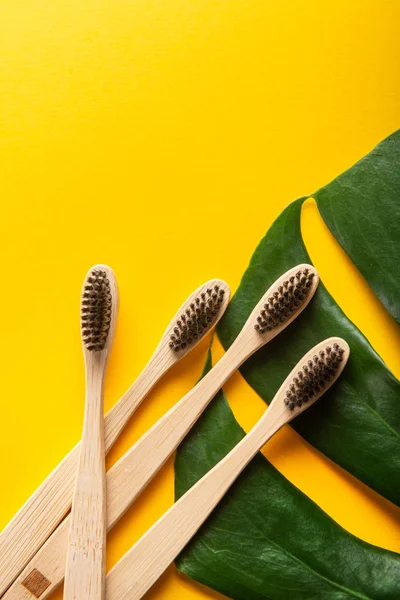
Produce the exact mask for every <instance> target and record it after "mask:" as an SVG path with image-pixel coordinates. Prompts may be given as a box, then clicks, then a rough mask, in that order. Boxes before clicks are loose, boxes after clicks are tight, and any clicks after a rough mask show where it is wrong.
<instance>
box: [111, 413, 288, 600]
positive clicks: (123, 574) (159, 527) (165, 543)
mask: <svg viewBox="0 0 400 600" xmlns="http://www.w3.org/2000/svg"><path fill="white" fill-rule="evenodd" d="M271 421H272V422H271ZM268 422H269V423H270V425H268ZM268 422H267V420H266V418H264V417H262V419H261V420H260V421H259V422H258V423H257V425H256V426H255V427H254V428H253V429H252V430H251V432H250V433H249V434H248V435H247V436H246V437H244V438H243V439H242V440H241V441H240V442H239V443H238V444H237V446H235V447H234V448H233V450H231V452H229V454H227V456H225V458H223V459H222V460H221V461H220V462H219V463H218V464H217V465H216V466H215V467H214V468H213V469H211V471H209V472H208V473H207V474H206V475H204V477H202V479H200V480H199V481H198V482H197V483H196V484H195V485H194V486H193V487H192V488H190V490H188V491H187V492H186V494H184V496H182V497H181V498H180V499H179V500H178V501H177V502H176V503H175V504H174V505H173V506H172V507H171V508H170V509H169V510H168V511H167V512H166V513H165V514H164V515H163V516H162V517H161V518H160V519H159V520H158V521H157V522H156V523H155V524H154V525H153V527H151V529H149V530H148V531H147V533H145V534H144V535H143V536H142V537H141V538H140V540H139V541H138V542H137V543H136V544H135V545H134V546H133V547H132V548H131V550H130V551H129V552H127V553H126V554H125V556H123V558H122V559H121V560H120V561H119V562H118V563H117V564H116V565H115V567H114V568H113V569H112V570H111V571H110V573H109V574H108V576H107V580H106V594H107V600H122V599H126V600H127V599H128V598H129V600H139V599H140V598H142V597H143V595H144V594H145V593H146V592H147V590H148V589H149V588H150V587H151V586H152V585H153V583H154V582H155V581H156V580H157V579H158V578H159V577H160V575H161V574H162V573H163V572H164V571H165V569H166V568H167V567H168V566H169V565H170V564H171V562H172V561H173V560H174V559H175V558H176V556H177V555H178V554H179V552H181V550H183V548H184V547H185V546H186V544H187V543H188V542H189V540H190V539H191V538H192V537H193V535H194V534H195V533H196V531H197V530H198V529H199V527H200V526H201V525H202V524H203V523H204V521H205V520H206V519H207V517H208V516H209V515H210V513H211V512H212V510H213V509H214V508H215V507H216V505H217V504H218V502H219V501H220V500H221V498H222V497H223V496H224V494H225V493H226V491H227V490H228V489H229V488H230V486H231V485H232V483H233V482H234V481H235V479H236V478H237V477H238V476H239V474H240V473H241V472H242V471H243V469H244V468H245V467H246V465H247V464H248V463H249V462H250V460H251V459H252V458H253V457H254V456H255V454H256V453H257V452H258V450H260V448H262V446H263V445H264V444H265V442H266V441H267V440H268V439H269V438H270V437H271V436H272V435H273V434H274V433H275V432H276V431H277V430H278V429H280V427H281V426H282V424H283V422H282V419H279V420H271V419H269V420H268Z"/></svg>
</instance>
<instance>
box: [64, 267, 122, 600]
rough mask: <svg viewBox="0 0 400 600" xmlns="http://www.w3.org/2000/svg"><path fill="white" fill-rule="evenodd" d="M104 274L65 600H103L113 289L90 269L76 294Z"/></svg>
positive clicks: (88, 353)
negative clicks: (102, 335)
mask: <svg viewBox="0 0 400 600" xmlns="http://www.w3.org/2000/svg"><path fill="white" fill-rule="evenodd" d="M98 271H101V272H102V273H105V275H106V277H107V280H108V282H109V288H110V293H111V323H110V327H109V331H108V334H107V339H106V343H105V346H104V348H102V349H101V350H90V349H89V348H88V346H87V345H86V344H85V342H84V341H83V353H84V357H85V368H86V399H85V416H84V423H83V433H82V440H81V447H80V453H79V460H78V469H77V474H76V480H75V489H74V495H73V499H72V510H71V518H70V528H69V539H68V551H67V560H66V567H65V587H64V599H65V600H83V599H85V600H103V599H104V593H105V564H106V563H105V556H106V468H105V446H104V376H105V372H106V368H107V363H108V358H109V354H110V349H111V345H112V342H113V339H114V334H115V327H116V321H117V312H118V289H117V283H116V279H115V276H114V273H113V271H112V269H110V268H109V267H107V266H106V265H96V266H95V267H93V268H92V269H90V271H89V273H88V275H87V277H86V280H85V283H84V289H83V292H82V300H83V298H84V291H85V286H86V284H87V282H88V281H90V280H91V278H92V277H93V274H94V273H95V272H98Z"/></svg>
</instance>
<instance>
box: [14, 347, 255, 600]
mask: <svg viewBox="0 0 400 600" xmlns="http://www.w3.org/2000/svg"><path fill="white" fill-rule="evenodd" d="M245 347H246V345H245V344H243V345H241V348H242V349H240V350H239V349H238V346H237V345H236V346H232V350H231V349H230V350H229V351H228V353H227V354H226V355H224V357H223V358H222V359H221V361H219V362H218V363H217V364H216V365H215V367H214V368H213V369H212V371H210V373H208V374H207V375H206V376H205V377H204V378H203V379H202V380H201V381H200V382H199V383H198V384H197V386H196V387H195V388H193V389H192V390H191V391H190V392H189V393H188V394H187V395H186V396H185V397H184V398H182V400H180V401H179V402H178V403H177V404H176V405H174V406H173V407H172V408H171V409H170V410H169V411H168V412H167V413H166V414H165V415H164V416H163V417H162V418H161V419H160V420H159V421H157V423H156V424H155V425H154V426H153V427H152V428H151V429H150V430H149V431H148V432H147V433H146V434H145V435H144V436H143V437H142V438H140V440H138V441H137V442H136V444H134V445H133V446H132V447H131V448H130V450H129V451H128V452H126V454H124V456H123V457H121V459H120V460H119V461H118V462H117V463H116V464H115V465H114V466H113V467H112V469H111V470H110V471H109V473H108V474H107V520H108V529H110V528H111V527H113V526H114V525H115V523H116V522H117V521H118V520H119V519H120V518H121V516H122V515H123V514H124V512H125V511H126V510H127V509H128V508H129V506H130V505H131V504H132V502H133V501H134V500H135V498H137V496H138V495H139V494H140V492H141V491H142V490H143V489H144V488H145V487H146V485H147V484H148V483H149V481H150V480H151V479H152V478H153V477H154V475H155V474H156V473H157V471H158V470H159V469H160V468H161V467H162V465H163V464H164V463H165V461H166V460H167V459H168V457H169V456H170V455H171V454H172V453H173V451H174V450H175V449H176V447H177V446H178V444H179V443H180V441H181V440H182V439H183V438H184V436H185V435H186V433H187V432H188V431H189V429H190V427H191V426H192V425H193V423H194V422H195V421H196V419H197V418H198V417H199V415H200V414H201V413H202V411H203V410H204V408H205V407H206V406H207V404H208V403H209V401H210V400H211V399H212V398H213V396H214V395H215V393H216V392H217V391H218V389H220V387H221V386H222V385H223V383H224V382H225V381H226V379H227V378H228V377H229V375H230V374H231V373H232V371H234V370H235V369H236V368H237V367H238V366H239V364H240V363H241V361H243V360H244V358H245V357H246V356H247V354H248V352H249V351H250V350H249V348H250V346H249V347H247V350H246V349H243V348H245ZM225 357H226V358H225ZM68 520H69V517H67V518H66V519H64V521H63V522H62V523H61V524H60V525H59V527H58V528H57V529H56V530H55V531H54V533H53V535H52V536H51V537H50V538H49V539H48V540H47V542H46V543H45V544H44V545H43V547H42V548H41V549H40V550H39V551H38V552H37V553H36V555H35V556H34V557H33V558H32V560H31V561H30V562H29V563H28V564H27V565H26V567H25V569H24V570H23V571H22V573H21V574H20V575H19V576H18V578H17V579H16V581H15V582H14V583H13V584H12V586H11V587H10V589H9V591H8V592H7V593H6V594H5V596H4V600H23V599H24V598H25V593H26V591H25V588H26V587H28V589H29V590H32V589H38V590H39V591H40V594H39V593H38V594H37V597H38V598H39V597H40V599H41V600H44V599H45V598H47V597H48V596H49V595H50V594H51V593H52V591H53V590H54V589H55V588H56V587H57V586H58V585H59V584H60V583H61V582H62V580H63V577H64V565H65V556H66V551H67V535H66V530H67V528H68ZM32 580H33V581H34V582H35V588H33V586H32V583H31V582H32ZM36 581H39V584H37V583H36Z"/></svg>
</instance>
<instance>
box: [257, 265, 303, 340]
mask: <svg viewBox="0 0 400 600" xmlns="http://www.w3.org/2000/svg"><path fill="white" fill-rule="evenodd" d="M314 277H315V273H314V272H310V269H303V270H302V271H298V272H297V273H296V275H294V276H292V277H289V279H288V280H287V281H284V282H283V284H282V285H280V286H279V287H278V288H277V290H276V291H275V292H274V293H273V294H272V296H271V297H270V298H268V302H267V303H266V304H264V308H263V310H262V311H261V312H260V315H259V317H257V323H256V324H255V325H254V328H255V329H256V330H257V331H259V333H265V332H266V331H272V330H273V329H274V328H275V327H277V326H278V325H281V324H282V323H284V322H285V321H286V320H287V319H289V318H290V317H291V316H292V315H293V314H294V313H295V312H296V311H297V309H298V308H299V306H301V304H302V303H303V301H304V300H305V298H306V296H307V295H308V293H309V291H310V288H311V286H312V280H313V279H314Z"/></svg>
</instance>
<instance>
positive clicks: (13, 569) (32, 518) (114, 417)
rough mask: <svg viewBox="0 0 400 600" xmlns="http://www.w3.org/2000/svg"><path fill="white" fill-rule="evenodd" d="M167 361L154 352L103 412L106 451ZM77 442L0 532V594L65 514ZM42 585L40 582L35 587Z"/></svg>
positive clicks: (73, 473)
mask: <svg viewBox="0 0 400 600" xmlns="http://www.w3.org/2000/svg"><path fill="white" fill-rule="evenodd" d="M168 350H169V348H168ZM171 365H172V359H171V355H170V354H167V353H166V352H157V353H156V354H155V355H153V357H152V359H151V360H150V362H149V363H148V365H147V367H146V368H145V370H144V371H143V372H142V373H141V375H140V376H139V377H138V379H137V380H136V381H135V382H134V384H133V385H132V386H131V387H130V388H129V390H128V391H127V392H126V393H125V394H124V395H123V396H122V398H121V399H120V400H119V402H117V404H115V405H114V406H113V408H112V409H111V410H110V411H109V412H108V413H107V415H106V419H105V440H106V451H108V450H109V449H110V448H111V446H112V445H113V443H114V442H115V440H116V439H117V437H118V435H119V433H120V432H121V430H122V429H123V427H124V426H125V425H126V423H127V422H128V420H129V418H130V417H131V416H132V414H133V413H134V411H135V410H136V408H137V407H138V406H139V404H140V403H141V401H142V400H143V398H145V397H146V395H147V394H148V393H149V391H150V390H151V389H152V388H153V386H154V385H155V384H156V383H157V381H158V380H159V379H160V378H161V377H162V376H163V375H164V373H165V372H166V371H168V369H169V368H170V367H171ZM80 445H81V444H80V443H78V444H77V445H76V446H75V447H74V448H73V449H72V450H71V451H70V452H69V453H68V454H67V456H66V457H65V458H64V459H63V460H62V461H61V462H60V464H59V465H58V466H57V467H56V468H55V469H54V470H53V471H52V472H51V473H50V475H48V477H47V478H46V479H45V480H44V481H43V483H42V484H41V485H40V486H39V488H38V489H37V490H36V491H35V492H34V493H33V494H32V496H31V497H30V498H28V500H27V501H26V502H25V504H24V505H23V506H22V507H21V509H20V510H19V511H18V512H17V514H16V515H15V516H14V517H13V519H12V520H11V521H10V522H9V523H8V525H7V526H6V527H5V529H3V531H2V532H1V533H0V597H1V596H2V595H3V594H4V593H5V592H6V590H7V589H8V587H9V586H10V585H11V584H12V583H13V582H14V581H15V579H16V578H17V577H18V575H19V574H20V573H21V572H22V570H23V569H24V568H25V566H26V565H27V564H28V562H29V561H30V560H31V558H32V557H33V556H34V555H35V553H36V552H37V551H38V550H39V549H40V548H41V546H42V545H43V544H44V543H45V541H46V540H47V539H48V538H49V536H50V535H51V534H52V532H53V531H54V530H55V528H56V527H57V525H58V524H59V523H60V522H61V521H62V520H63V518H64V517H65V515H66V514H67V512H68V510H69V508H70V506H71V499H72V494H73V489H74V482H75V476H76V470H77V465H78V460H79V452H80ZM35 586H36V584H35ZM42 587H43V586H42V585H40V586H39V589H41V588H42ZM32 589H36V587H34V588H32Z"/></svg>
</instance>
